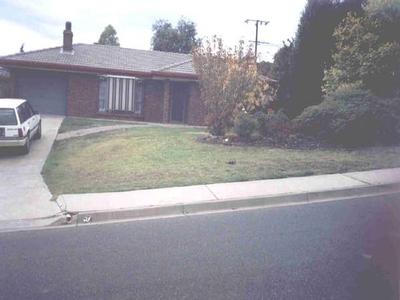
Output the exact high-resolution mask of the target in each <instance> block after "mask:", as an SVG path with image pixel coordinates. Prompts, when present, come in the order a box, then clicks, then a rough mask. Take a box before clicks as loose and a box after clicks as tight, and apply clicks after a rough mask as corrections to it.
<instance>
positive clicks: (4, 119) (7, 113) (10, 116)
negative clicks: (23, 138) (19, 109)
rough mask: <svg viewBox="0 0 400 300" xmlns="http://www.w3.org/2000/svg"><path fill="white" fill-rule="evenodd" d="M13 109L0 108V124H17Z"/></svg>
mask: <svg viewBox="0 0 400 300" xmlns="http://www.w3.org/2000/svg"><path fill="white" fill-rule="evenodd" d="M17 124H18V123H17V117H16V116H15V111H14V110H13V109H11V108H0V125H3V126H7V125H17Z"/></svg>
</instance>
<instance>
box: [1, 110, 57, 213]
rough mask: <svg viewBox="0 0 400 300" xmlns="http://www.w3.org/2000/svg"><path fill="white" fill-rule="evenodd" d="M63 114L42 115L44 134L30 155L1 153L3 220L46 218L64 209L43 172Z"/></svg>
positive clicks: (14, 152) (13, 152)
mask: <svg viewBox="0 0 400 300" xmlns="http://www.w3.org/2000/svg"><path fill="white" fill-rule="evenodd" d="M62 120H63V117H61V116H42V138H41V139H40V140H34V141H33V142H32V144H31V151H30V153H29V154H28V155H19V154H16V152H17V150H16V151H14V150H12V151H10V150H7V151H3V150H4V149H2V152H1V153H0V221H9V220H22V219H32V218H45V217H49V216H54V215H55V214H57V213H59V212H60V209H59V208H58V206H57V204H56V203H55V202H53V201H50V199H51V194H50V192H49V190H48V189H47V186H46V184H45V183H44V181H43V178H42V176H41V174H40V172H41V170H42V168H43V165H44V163H45V161H46V158H47V155H48V154H49V152H50V150H51V146H52V145H53V142H54V139H55V138H56V135H57V131H58V128H59V127H60V125H61V122H62Z"/></svg>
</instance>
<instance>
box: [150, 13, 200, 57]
mask: <svg viewBox="0 0 400 300" xmlns="http://www.w3.org/2000/svg"><path fill="white" fill-rule="evenodd" d="M152 30H153V37H152V40H151V44H152V48H153V50H158V51H166V52H178V53H190V52H191V51H192V50H193V48H194V47H196V46H197V45H198V43H199V40H198V39H197V38H196V35H197V31H196V25H195V24H194V23H193V22H192V21H189V20H185V19H180V20H179V21H178V24H177V26H176V27H175V28H174V27H173V26H172V24H171V23H170V22H168V21H166V20H157V21H156V22H155V23H154V24H153V26H152Z"/></svg>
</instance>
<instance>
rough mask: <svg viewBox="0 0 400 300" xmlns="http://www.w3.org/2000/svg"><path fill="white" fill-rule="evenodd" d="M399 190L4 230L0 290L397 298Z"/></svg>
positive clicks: (24, 295) (80, 295)
mask: <svg viewBox="0 0 400 300" xmlns="http://www.w3.org/2000/svg"><path fill="white" fill-rule="evenodd" d="M397 198H398V197H397ZM397 198H396V197H394V196H390V197H381V198H369V199H355V200H346V201H335V202H326V203H318V204H309V205H296V206H286V207H275V208H264V209H255V210H245V211H237V212H229V213H218V214H209V215H196V216H188V217H177V218H168V219H158V220H142V221H133V222H124V223H114V224H96V225H89V226H79V227H69V228H58V229H47V230H36V231H25V232H9V233H0V270H1V271H0V298H1V299H51V300H53V299H307V300H309V299H340V300H345V299H363V300H364V299H380V300H384V299H395V297H397V296H396V292H395V284H393V282H396V278H398V273H396V272H398V270H397V265H396V259H399V257H398V256H397V258H396V254H397V251H398V249H399V248H397V249H396V248H395V247H396V245H395V242H394V240H395V239H396V234H397V237H398V236H399V235H398V234H399V231H400V221H399V216H400V201H398V200H397ZM396 288H397V287H396Z"/></svg>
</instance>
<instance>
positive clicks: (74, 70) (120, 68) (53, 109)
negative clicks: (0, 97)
mask: <svg viewBox="0 0 400 300" xmlns="http://www.w3.org/2000/svg"><path fill="white" fill-rule="evenodd" d="M72 38H73V34H72V31H71V23H70V22H67V23H66V27H65V30H64V35H63V46H62V47H55V48H49V49H43V50H38V51H31V52H24V53H18V54H14V55H9V56H4V57H1V58H0V66H2V67H4V68H7V70H8V71H9V73H10V80H11V95H10V96H11V97H16V98H24V99H27V100H28V101H30V103H31V104H32V106H33V107H34V108H35V109H36V110H38V111H39V112H41V113H43V114H60V115H67V116H79V117H109V118H124V119H132V120H142V121H147V122H164V123H169V122H180V123H186V124H193V125H203V124H204V114H205V113H204V112H205V109H204V105H203V103H202V102H201V100H200V91H199V85H198V82H197V75H196V73H195V71H194V68H193V65H192V57H191V55H188V54H180V53H169V52H160V51H149V50H136V49H127V48H122V47H118V46H106V45H98V44H73V43H72Z"/></svg>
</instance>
